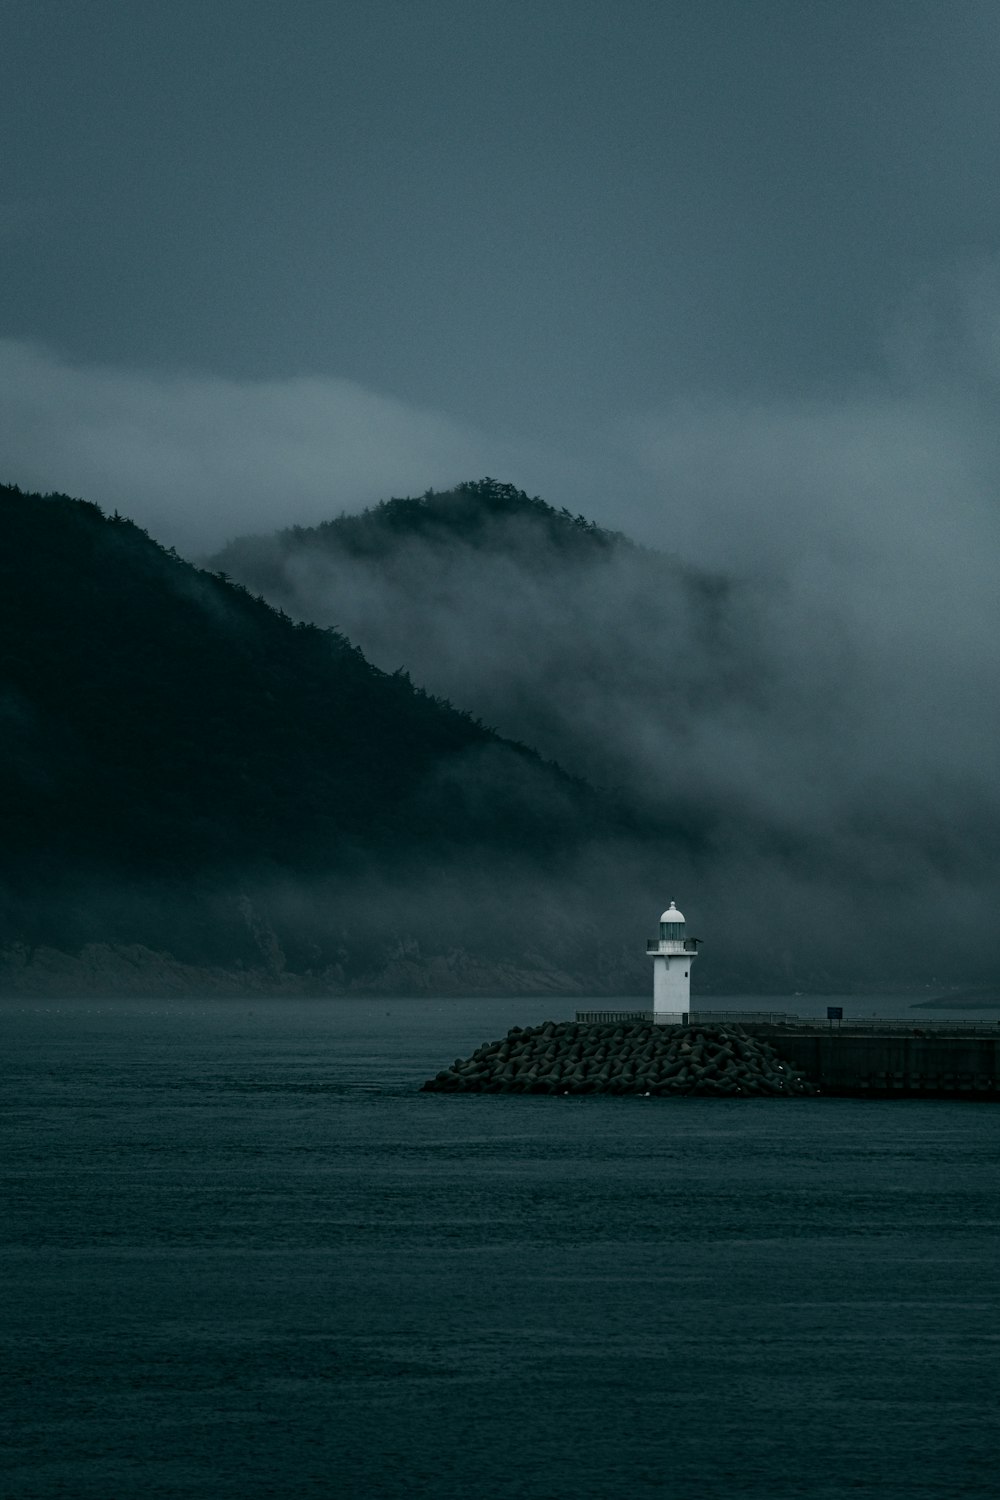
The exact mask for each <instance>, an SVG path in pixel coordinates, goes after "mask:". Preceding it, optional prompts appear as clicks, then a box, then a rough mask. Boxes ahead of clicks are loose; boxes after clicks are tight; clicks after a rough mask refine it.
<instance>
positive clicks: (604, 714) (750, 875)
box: [210, 479, 1000, 988]
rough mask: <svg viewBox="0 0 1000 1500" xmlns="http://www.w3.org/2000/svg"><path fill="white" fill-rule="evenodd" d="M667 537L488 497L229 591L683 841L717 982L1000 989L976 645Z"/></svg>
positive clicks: (826, 584)
mask: <svg viewBox="0 0 1000 1500" xmlns="http://www.w3.org/2000/svg"><path fill="white" fill-rule="evenodd" d="M765 500H766V497H762V504H763V503H764V501H765ZM657 525H658V531H659V535H660V537H661V545H662V547H663V548H664V549H665V550H662V551H654V550H651V549H649V548H642V547H638V546H635V545H634V544H632V543H631V542H630V541H629V540H628V539H627V538H626V537H624V536H622V535H620V534H618V533H616V532H614V531H609V530H605V529H603V528H601V527H599V526H596V525H594V524H593V523H592V522H588V521H586V520H585V519H584V518H583V517H582V516H574V515H572V514H571V513H570V512H569V511H568V510H556V509H554V508H553V507H552V506H550V505H547V504H545V502H544V501H542V500H540V499H538V498H537V497H534V498H533V497H529V496H528V495H527V494H524V493H523V492H521V491H518V490H516V489H514V488H513V487H512V486H510V485H506V484H502V483H498V482H497V481H495V480H491V479H485V480H479V481H476V482H472V483H466V484H461V485H458V486H457V487H456V488H455V489H453V490H450V491H448V492H444V493H435V492H428V493H427V494H426V495H423V496H421V497H417V498H410V499H393V500H388V501H385V502H384V503H383V504H381V505H378V506H375V507H374V508H372V509H371V510H368V511H366V512H364V513H363V514H361V515H353V516H352V515H343V516H340V517H339V518H337V519H332V520H331V521H329V522H327V523H326V524H324V525H321V526H316V527H312V528H301V527H296V528H292V529H290V530H283V531H278V532H276V533H275V534H274V535H272V536H270V537H253V538H243V539H239V540H236V541H234V542H232V543H231V544H230V545H229V546H227V547H226V548H225V549H224V550H223V551H222V552H221V553H219V554H217V556H216V557H215V558H213V559H212V561H211V564H210V566H212V567H215V568H224V569H225V570H226V571H227V572H229V573H231V574H232V575H233V576H234V577H236V578H239V579H241V580H242V581H244V582H245V583H247V584H248V585H249V586H250V587H252V588H254V589H259V590H261V591H262V592H263V593H264V594H265V595H266V597H268V598H269V599H270V600H271V601H272V602H275V603H277V604H279V605H281V607H283V608H284V609H285V610H287V611H288V613H289V614H290V615H292V616H294V617H295V618H300V619H306V620H313V621H317V622H319V623H320V624H332V625H337V626H339V627H340V628H342V629H343V630H344V631H345V632H346V633H347V634H348V635H349V636H350V638H351V639H352V640H354V641H357V643H358V644H359V645H360V646H361V648H362V649H363V650H364V652H365V654H366V656H367V657H368V658H369V659H370V660H372V661H374V662H375V663H376V664H377V665H379V666H381V667H383V668H385V669H387V670H394V669H395V668H397V667H400V666H405V667H406V668H408V669H409V671H410V672H411V673H412V674H413V676H414V678H415V679H416V680H417V681H419V682H421V683H422V684H423V685H424V686H425V687H426V688H428V690H429V691H431V692H434V693H441V694H444V695H446V696H448V697H449V698H451V699H453V700H454V701H455V702H458V703H461V704H462V705H463V707H466V708H468V709H470V710H471V711H472V712H473V713H475V714H478V715H480V716H481V717H482V718H483V719H484V720H486V721H487V722H488V723H490V724H494V725H496V726H497V728H498V729H499V731H500V732H501V733H502V734H508V735H512V736H513V737H515V738H517V739H521V740H524V741H526V742H527V743H529V744H531V745H534V746H536V747H537V748H538V749H539V750H540V751H541V752H542V754H544V755H548V756H552V757H553V758H555V759H556V760H558V761H559V762H560V763H561V764H563V765H565V766H567V767H570V768H571V769H572V770H573V771H574V772H576V773H579V774H582V775H584V776H586V777H587V778H588V779H589V780H590V781H591V782H592V783H594V784H597V785H601V786H605V787H611V788H614V789H615V790H616V792H617V794H618V795H619V796H620V798H621V799H623V800H624V801H625V802H626V803H627V804H628V805H629V806H630V807H631V808H633V809H634V810H636V813H637V815H639V816H641V817H642V819H643V820H644V822H645V823H646V824H648V825H649V826H650V827H652V826H654V825H658V826H660V825H662V824H663V822H666V823H667V824H668V825H670V826H672V827H678V826H682V827H684V828H685V829H686V830H688V832H689V833H690V835H691V836H692V837H693V838H694V839H695V840H696V841H697V842H698V844H699V847H700V848H701V850H702V855H701V856H700V857H699V860H698V862H697V865H696V868H694V869H693V870H692V871H691V875H690V879H691V880H692V881H693V885H694V889H696V890H697V891H698V892H699V893H700V897H701V899H702V901H703V902H704V905H705V908H706V909H707V910H708V911H709V912H714V913H716V914H718V916H719V923H718V924H717V927H716V932H715V939H714V943H713V947H714V949H715V951H714V953H713V956H712V958H711V960H709V959H708V954H709V952H710V951H711V950H710V948H709V947H706V963H705V965H704V967H703V968H701V970H700V976H699V977H700V978H701V979H702V982H705V981H707V978H708V974H709V971H710V969H711V968H712V965H714V964H715V963H716V962H717V959H718V956H719V947H722V948H724V949H725V951H726V952H727V953H728V955H729V958H728V960H727V964H726V966H725V967H726V972H727V973H728V974H729V975H731V976H732V977H733V980H734V981H742V982H743V983H757V982H767V983H771V984H776V985H779V986H780V985H781V984H782V983H784V984H786V985H787V986H788V987H789V988H806V987H817V986H822V985H831V986H835V985H836V984H837V983H846V982H848V981H850V980H851V979H852V978H853V979H857V980H858V981H859V982H861V983H864V982H869V983H870V982H871V981H872V980H873V979H874V978H875V977H876V976H878V977H882V978H885V977H890V976H894V975H895V976H900V977H903V976H911V977H912V978H913V979H915V980H919V979H920V978H921V976H923V975H925V974H926V979H927V981H928V982H933V981H934V980H940V979H941V978H942V976H943V975H944V974H947V973H948V972H952V971H953V972H955V973H956V975H957V974H966V973H967V974H969V975H970V976H971V975H972V974H973V973H975V974H977V975H980V974H981V975H983V977H984V978H986V979H990V978H991V977H992V975H993V974H995V973H996V972H997V970H998V968H1000V942H998V939H997V935H996V924H995V920H994V917H993V912H994V911H995V908H996V904H997V901H998V900H1000V877H998V875H997V866H996V860H995V850H996V846H997V842H998V841H1000V815H998V812H997V809H998V807H1000V801H998V798H997V776H996V757H995V751H994V748H993V744H994V735H993V732H992V730H991V728H990V727H989V726H995V723H996V717H997V716H996V711H995V708H994V707H993V705H994V704H995V703H996V702H997V701H1000V700H997V699H996V695H995V692H993V680H992V671H991V668H990V665H989V662H988V660H986V659H984V660H980V659H979V656H970V653H969V651H968V650H967V649H966V647H965V644H964V643H963V642H962V641H961V640H960V632H959V633H958V637H957V644H956V645H954V646H953V645H952V643H951V642H950V641H949V639H947V638H945V639H943V640H942V639H940V638H938V639H930V640H926V639H924V636H925V635H926V632H924V633H923V635H922V634H921V632H920V631H919V629H918V628H917V627H918V622H915V621H913V620H909V622H908V624H907V627H906V628H905V629H901V628H900V626H899V624H898V622H897V619H896V615H895V613H894V611H895V605H894V603H893V601H892V600H891V599H887V600H886V602H885V607H883V606H882V604H881V601H880V599H879V596H878V585H877V581H873V580H868V579H865V580H854V581H853V592H851V591H850V590H847V589H845V584H846V583H847V582H848V580H849V579H850V574H849V572H848V571H846V570H844V569H841V568H838V567H828V566H827V565H826V563H825V560H824V557H823V556H822V555H819V554H817V553H815V552H810V553H808V555H804V556H803V558H802V559H801V562H800V563H798V564H797V565H796V567H795V568H794V569H793V570H792V571H791V572H789V570H788V569H787V568H784V569H782V568H781V567H779V566H778V565H777V564H776V565H775V566H774V567H771V568H766V567H765V568H758V569H757V571H756V572H755V573H754V574H750V573H739V572H733V573H730V574H728V575H722V574H719V573H713V572H711V571H707V570H706V569H704V568H699V567H696V566H693V565H692V564H691V562H690V560H688V559H685V558H680V557H678V556H676V555H675V554H674V553H672V552H671V551H670V547H671V537H672V524H671V507H670V501H669V496H664V500H663V505H662V508H661V510H660V512H659V514H658V517H657ZM843 542H844V544H845V545H846V542H847V539H843ZM837 545H838V546H840V545H841V543H840V542H839V541H838V542H837ZM783 555H784V557H785V558H786V559H787V556H788V549H784V553H783ZM900 618H902V617H900ZM980 635H981V631H980ZM917 639H921V640H922V642H923V649H921V650H920V651H918V650H917V649H916V648H915V645H914V642H915V641H916V640H917ZM981 654H982V653H981V652H980V655H981ZM660 868H661V869H663V870H664V871H670V872H671V877H670V881H669V883H670V886H671V893H677V892H679V891H680V889H681V885H682V884H683V882H684V881H685V880H687V879H688V878H689V877H688V872H687V867H686V866H685V864H684V861H683V860H678V858H677V855H676V851H675V850H674V849H672V848H670V847H665V848H664V851H663V856H662V859H661V861H660ZM660 878H661V879H662V878H663V877H660ZM666 894H667V892H664V895H666ZM687 904H690V901H688V903H687ZM929 907H932V908H933V909H934V910H935V912H936V913H937V920H936V924H935V925H936V939H935V944H934V946H933V948H932V949H928V947H927V945H926V943H925V941H924V930H925V924H924V913H925V911H926V910H927V909H928V908H929ZM699 925H701V924H699ZM705 925H706V926H708V923H705ZM720 929H721V930H720ZM847 934H850V937H849V940H848V938H847V936H846V935H847ZM716 944H718V945H719V947H716V946H715V945H716ZM699 962H700V961H699ZM765 971H766V974H767V976H768V977H767V978H766V980H764V979H761V976H762V975H763V974H764V973H765Z"/></svg>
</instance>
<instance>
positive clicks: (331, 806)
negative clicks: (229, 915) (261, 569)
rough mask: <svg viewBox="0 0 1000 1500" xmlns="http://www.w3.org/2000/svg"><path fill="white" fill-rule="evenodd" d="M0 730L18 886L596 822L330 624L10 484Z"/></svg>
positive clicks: (505, 744)
mask: <svg viewBox="0 0 1000 1500" xmlns="http://www.w3.org/2000/svg"><path fill="white" fill-rule="evenodd" d="M0 726H2V737H0V819H2V824H3V830H4V834H3V843H2V852H0V862H2V864H0V873H3V874H4V875H5V876H6V878H7V879H8V880H9V881H10V882H11V887H12V889H20V890H21V891H22V892H23V891H25V890H31V889H35V890H37V889H38V888H39V884H40V883H41V884H42V885H44V883H45V882H64V881H65V880H66V878H67V876H68V874H71V873H72V872H74V871H76V872H80V873H81V875H82V874H84V873H86V874H87V876H88V878H89V879H90V880H92V881H99V880H102V879H106V880H107V881H109V882H114V881H116V880H119V879H121V878H122V877H128V878H130V879H133V880H141V881H143V882H145V883H146V884H147V885H148V884H149V882H157V881H159V882H164V883H165V885H166V886H167V887H169V888H172V889H176V888H178V886H179V885H181V884H184V885H185V888H186V889H190V888H192V887H193V886H198V887H202V888H204V889H205V890H209V889H211V888H212V886H213V883H214V882H216V881H217V880H221V879H223V878H226V879H228V878H229V877H231V876H238V877H239V878H241V879H245V878H247V877H248V876H249V877H253V878H257V879H270V878H272V877H274V876H277V875H280V874H282V873H288V874H290V875H295V876H303V875H306V876H309V877H310V878H320V877H324V878H325V877H327V876H329V875H331V874H336V873H344V872H350V871H352V870H354V869H358V870H360V869H361V868H363V867H366V866H369V865H371V864H372V863H374V864H375V865H378V866H381V867H383V868H384V867H386V866H387V865H389V864H390V862H391V864H392V865H393V867H395V868H399V867H402V866H405V864H406V862H407V861H419V862H421V863H422V864H423V865H426V864H428V863H431V864H433V863H434V862H435V861H438V862H447V860H448V859H449V858H450V857H451V856H452V855H453V854H454V853H455V852H456V851H464V852H465V853H469V852H470V851H472V850H475V849H476V848H479V847H481V848H482V849H483V850H484V851H488V852H491V853H493V854H504V853H506V854H507V855H513V854H516V855H517V856H518V857H524V858H527V859H529V860H536V859H537V860H539V861H544V860H551V859H553V858H557V857H558V856H559V854H560V853H561V852H565V851H567V850H569V849H570V848H571V847H572V846H573V844H574V842H575V840H576V839H577V838H578V837H579V836H580V834H581V833H590V832H593V830H594V828H595V826H597V825H599V824H601V822H602V820H605V819H607V817H608V816H609V815H608V813H607V811H606V809H605V808H604V807H603V805H602V804H601V803H600V801H599V799H598V798H596V796H595V795H594V794H593V793H591V792H590V790H589V789H588V788H587V787H586V786H585V785H583V784H582V783H580V782H578V781H574V780H573V779H572V778H570V777H568V776H566V775H564V774H563V773H562V772H560V771H559V770H558V769H557V768H556V767H553V766H549V765H546V764H545V763H543V762H542V761H541V760H539V758H538V757H537V756H535V755H534V754H533V753H532V752H530V751H528V750H526V749H525V748H524V747H522V746H518V745H514V744H512V743H510V742H509V741H505V740H502V739H500V738H499V737H498V736H496V735H495V734H493V733H492V732H491V731H490V730H488V729H487V728H486V727H485V726H483V725H482V724H480V723H478V722H477V721H475V720H474V719H472V718H470V717H469V716H468V715H466V714H463V713H460V712H458V711H456V710H455V709H453V708H451V707H450V706H449V705H447V704H444V703H442V702H439V701H438V700H436V699H434V698H432V697H430V696H428V695H427V694H425V693H424V692H422V691H420V690H419V689H418V688H415V687H414V686H413V685H412V683H411V682H410V681H409V679H408V677H407V676H406V675H405V674H401V673H398V674H395V675H388V674H386V673H384V672H381V671H379V670H377V669H376V668H374V667H373V666H371V665H370V664H369V663H368V662H367V661H366V660H365V659H364V657H363V656H362V655H361V653H360V652H359V651H358V650H357V649H355V648H354V647H352V646H351V644H350V643H349V642H348V641H347V640H345V639H344V638H343V636H341V635H340V634H338V633H337V632H336V631H334V630H322V629H318V628H316V627H315V626H310V625H297V624H293V622H292V621H291V620H290V619H288V618H287V616H284V615H282V614H281V613H280V612H278V611H275V610H274V609H272V608H271V607H270V606H269V605H267V604H265V603H264V602H263V601H262V600H260V599H259V598H255V597H253V596H251V595H250V594H249V593H248V592H246V591H245V590H244V589H242V588H240V587H239V586H237V585H234V584H232V583H231V582H229V581H228V580H227V579H226V578H225V577H224V575H222V574H215V575H212V574H208V573H205V572H200V571H199V570H197V569H196V568H193V567H191V566H190V565H189V564H188V563H186V562H184V561H182V560H181V559H180V558H178V557H177V556H176V555H175V554H174V553H173V552H172V551H167V550H165V549H163V548H162V547H160V546H158V545H157V544H156V543H155V542H153V541H152V540H150V538H149V537H148V536H147V535H146V533H145V532H143V531H142V530H140V529H139V528H138V527H137V526H135V525H134V524H132V523H131V522H129V521H127V520H124V519H122V518H121V517H118V516H117V515H116V516H114V517H105V516H104V515H103V514H102V513H101V511H100V510H99V508H98V507H97V506H94V505H91V504H88V503H86V502H83V501H80V500H73V499H70V498H68V497H67V496H64V495H52V496H48V497H45V498H43V497H41V496H39V495H28V494H23V493H21V492H20V491H19V490H17V489H16V488H0ZM33 900H34V898H31V899H30V900H29V901H28V905H29V906H30V907H31V908H32V910H34V906H33ZM15 909H16V906H15ZM206 920H207V919H206ZM43 925H44V924H43ZM125 927H126V928H127V927H128V923H127V922H126V923H125ZM143 930H144V931H145V930H146V929H145V928H144V929H143ZM12 935H14V936H16V935H17V933H13V934H12V933H11V932H10V930H9V928H8V930H7V931H6V932H0V938H2V937H6V938H9V937H10V936H12ZM88 935H93V934H88ZM51 936H52V934H51V933H50V934H49V937H50V938H51Z"/></svg>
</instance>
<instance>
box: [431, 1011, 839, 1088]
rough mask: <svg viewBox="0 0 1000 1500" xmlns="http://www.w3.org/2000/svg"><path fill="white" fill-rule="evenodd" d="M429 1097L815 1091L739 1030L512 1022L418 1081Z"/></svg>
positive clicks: (770, 1050)
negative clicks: (504, 1031) (495, 1039)
mask: <svg viewBox="0 0 1000 1500" xmlns="http://www.w3.org/2000/svg"><path fill="white" fill-rule="evenodd" d="M422 1087H423V1090H424V1091H426V1092H429V1093H442V1094H458V1093H466V1094H468V1093H485V1094H640V1095H656V1096H659V1097H666V1096H682V1095H702V1096H706V1095H716V1096H720V1097H732V1098H735V1097H743V1096H745V1097H753V1096H757V1097H760V1096H766V1097H771V1098H793V1097H803V1096H806V1095H812V1094H815V1093H816V1092H817V1089H816V1087H815V1086H814V1085H813V1084H812V1083H810V1082H809V1080H808V1079H807V1078H806V1077H805V1075H804V1074H803V1073H801V1072H799V1071H798V1069H796V1068H795V1067H793V1066H792V1064H791V1063H788V1062H786V1061H784V1060H783V1059H782V1058H781V1057H780V1055H779V1054H778V1053H777V1052H776V1050H775V1049H774V1047H772V1046H771V1044H770V1042H768V1041H765V1040H764V1039H763V1038H761V1037H758V1036H750V1035H748V1034H747V1032H745V1031H744V1030H743V1029H742V1027H740V1026H698V1025H695V1026H656V1025H653V1024H652V1022H648V1021H647V1022H630V1023H621V1024H618V1025H610V1024H609V1025H590V1024H587V1023H574V1022H571V1021H564V1022H556V1021H547V1022H545V1024H544V1025H542V1026H531V1027H528V1028H527V1029H525V1030H522V1029H521V1027H519V1026H515V1027H513V1028H512V1029H511V1030H510V1031H509V1032H508V1033H507V1035H506V1037H504V1038H503V1040H502V1041H498V1042H487V1043H484V1045H483V1046H481V1047H478V1048H477V1049H476V1051H475V1052H474V1053H473V1054H472V1056H471V1057H469V1058H465V1059H462V1058H456V1059H455V1061H454V1062H453V1063H452V1065H451V1067H450V1068H444V1069H442V1071H441V1072H440V1073H438V1074H437V1076H436V1077H435V1078H431V1079H428V1081H427V1082H426V1083H425V1084H423V1086H422Z"/></svg>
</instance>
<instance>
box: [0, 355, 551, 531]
mask: <svg viewBox="0 0 1000 1500" xmlns="http://www.w3.org/2000/svg"><path fill="white" fill-rule="evenodd" d="M0 444H2V447H3V451H4V455H5V460H4V461H5V466H6V467H5V476H4V477H5V479H6V480H7V482H16V483H19V484H21V485H22V487H25V488H37V489H41V490H45V491H48V490H64V491H66V492H67V493H70V494H74V495H81V496H84V497H85V498H87V499H89V500H94V501H96V502H97V503H98V504H101V505H103V506H104V507H105V508H118V509H120V510H122V511H123V512H124V513H126V514H128V515H129V516H131V517H132V518H133V519H135V520H137V521H138V522H139V523H140V524H141V525H143V526H146V527H148V528H149V529H150V530H151V531H152V532H153V534H154V535H155V536H156V537H157V538H158V539H159V540H161V541H163V542H166V543H171V544H173V545H176V546H177V547H178V548H180V549H181V550H184V551H192V550H194V551H197V550H201V549H207V548H210V547H212V546H218V545H219V544H220V543H221V542H222V541H224V540H225V539H226V537H227V536H230V535H232V534H233V533H234V532H241V531H246V530H248V529H257V528H259V529H264V530H269V529H271V528H272V527H274V526H276V525H278V524H281V523H282V522H284V521H286V520H289V519H294V520H295V521H296V522H299V523H301V524H308V523H309V522H311V521H317V520H322V519H325V518H326V517H327V516H329V515H330V514H331V513H332V512H337V511H339V510H341V509H342V508H347V509H355V508H358V507H360V506H362V505H364V504H367V503H370V502H372V501H375V500H378V499H380V498H381V497H382V496H384V495H385V494H392V493H409V492H411V491H413V490H414V489H416V490H420V489H423V488H427V487H428V486H431V485H437V486H442V485H446V484H448V483H453V482H454V481H455V480H457V479H460V478H462V477H463V476H464V475H466V474H468V473H476V472H481V471H488V470H490V469H495V470H503V469H510V468H514V469H516V470H521V469H527V468H529V467H535V468H540V469H542V470H543V471H549V472H551V471H552V470H553V469H556V468H558V466H559V460H558V459H557V458H556V459H553V457H552V456H551V455H548V454H545V453H544V452H543V451H542V450H541V449H539V448H538V447H537V446H535V447H533V446H532V445H531V444H523V445H520V446H518V445H515V444H514V443H512V442H510V441H505V440H502V439H496V438H492V437H490V436H489V435H488V434H485V433H482V432H478V431H476V430H475V429H473V428H471V427H469V426H467V425H463V424H462V423H461V422H457V421H454V420H452V419H451V418H450V417H448V416H447V415H445V414H443V413H441V412H436V411H431V410H427V409H423V408H421V407H419V406H415V405H412V404H408V403H406V402H403V401H398V400H395V399H393V398H392V397H389V396H384V395H379V394H377V393H376V392H374V391H370V390H366V389H364V388H363V387H361V386H359V385H356V384H354V383H353V382H351V381H349V380H338V379H334V378H331V377H319V376H316V377H309V376H301V377H298V378H289V379H281V380H226V379H222V378H220V377H217V376H210V375H190V374H188V375H183V374H181V375H176V374H173V375H166V374H162V373H159V374H157V373H152V372H148V371H130V370H122V369H114V368H111V367H107V366H97V365H86V364H77V363H73V362H71V361H69V360H66V359H64V358H61V357H60V356H58V355H57V354H55V353H53V352H52V351H50V350H47V349H45V348H42V347H40V346H38V345H35V344H31V343H25V342H21V341H18V340H13V339H5V340H0Z"/></svg>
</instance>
